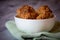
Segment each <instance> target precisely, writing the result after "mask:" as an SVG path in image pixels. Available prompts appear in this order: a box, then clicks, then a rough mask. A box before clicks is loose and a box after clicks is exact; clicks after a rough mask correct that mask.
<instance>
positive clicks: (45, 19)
mask: <svg viewBox="0 0 60 40" xmlns="http://www.w3.org/2000/svg"><path fill="white" fill-rule="evenodd" d="M14 18H18V19H22V20H49V19H54V18H56V15H54V17H52V18H48V19H23V18H19V17H16V16H14Z"/></svg>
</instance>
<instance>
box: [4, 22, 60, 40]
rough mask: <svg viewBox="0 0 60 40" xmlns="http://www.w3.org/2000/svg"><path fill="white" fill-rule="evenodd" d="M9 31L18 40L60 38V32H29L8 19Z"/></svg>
mask: <svg viewBox="0 0 60 40" xmlns="http://www.w3.org/2000/svg"><path fill="white" fill-rule="evenodd" d="M5 26H6V28H7V29H8V31H9V32H10V33H11V34H12V35H13V36H14V37H15V38H17V39H18V40H60V32H59V33H49V32H40V33H34V34H27V33H25V32H22V31H20V30H19V29H18V28H17V27H16V24H15V22H14V21H8V22H6V24H5Z"/></svg>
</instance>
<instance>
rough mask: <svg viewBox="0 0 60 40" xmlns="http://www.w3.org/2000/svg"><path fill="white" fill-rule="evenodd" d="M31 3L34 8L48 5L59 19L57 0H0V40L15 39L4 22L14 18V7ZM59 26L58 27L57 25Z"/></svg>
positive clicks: (59, 10)
mask: <svg viewBox="0 0 60 40" xmlns="http://www.w3.org/2000/svg"><path fill="white" fill-rule="evenodd" d="M24 4H28V5H32V6H33V7H34V8H35V9H36V8H37V7H39V6H41V5H48V6H49V7H50V8H51V10H52V11H53V14H55V15H56V20H57V21H60V1H59V0H58V1H57V0H53V1H52V0H35V1H32V0H26V1H25V0H6V1H0V40H17V39H15V38H14V37H13V36H12V35H11V34H10V33H9V31H8V30H7V29H6V27H5V23H6V22H7V21H9V20H14V16H15V14H16V9H17V8H18V7H20V6H21V5H24ZM59 28H60V27H59Z"/></svg>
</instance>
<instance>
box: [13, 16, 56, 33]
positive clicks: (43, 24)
mask: <svg viewBox="0 0 60 40" xmlns="http://www.w3.org/2000/svg"><path fill="white" fill-rule="evenodd" d="M14 19H15V23H16V26H17V28H18V29H19V30H21V31H24V32H26V33H38V32H41V31H50V30H51V29H52V27H53V26H54V24H55V17H53V18H49V19H40V20H36V19H22V18H18V17H14Z"/></svg>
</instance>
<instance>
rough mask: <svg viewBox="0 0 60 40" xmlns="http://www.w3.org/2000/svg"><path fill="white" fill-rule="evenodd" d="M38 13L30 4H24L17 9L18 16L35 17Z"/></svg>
mask: <svg viewBox="0 0 60 40" xmlns="http://www.w3.org/2000/svg"><path fill="white" fill-rule="evenodd" d="M37 16H38V14H37V13H36V12H35V10H34V9H33V8H32V7H31V6H28V5H24V6H22V7H21V8H19V9H17V17H19V18H24V19H35V18H36V17H37Z"/></svg>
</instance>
